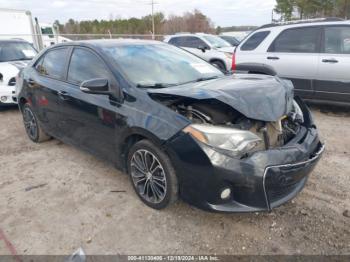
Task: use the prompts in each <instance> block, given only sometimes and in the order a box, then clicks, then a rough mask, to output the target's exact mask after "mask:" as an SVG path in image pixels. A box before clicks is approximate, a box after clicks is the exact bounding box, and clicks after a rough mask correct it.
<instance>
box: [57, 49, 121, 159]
mask: <svg viewBox="0 0 350 262" xmlns="http://www.w3.org/2000/svg"><path fill="white" fill-rule="evenodd" d="M94 78H106V79H108V80H109V81H110V82H111V83H113V79H114V78H113V77H112V75H111V73H110V72H109V69H108V68H107V67H106V65H105V64H104V62H103V61H102V59H101V58H99V57H98V55H97V54H95V53H94V52H93V51H92V50H90V49H88V48H81V47H78V48H74V49H73V53H72V56H71V60H70V64H69V68H68V74H67V83H66V84H65V85H64V87H63V88H62V90H60V92H61V96H59V105H60V108H61V115H62V121H61V122H60V128H61V129H62V130H63V133H64V140H65V141H66V142H68V143H71V144H75V145H78V146H79V147H81V148H83V149H85V150H87V151H89V152H91V153H93V154H95V155H98V156H101V157H103V158H105V159H108V160H111V161H113V160H115V159H116V158H115V155H114V154H115V152H116V150H115V142H116V139H115V138H116V137H115V136H116V128H115V125H116V120H117V118H116V107H117V106H119V105H118V104H117V103H116V101H114V100H113V99H112V98H110V97H109V96H108V95H94V94H87V93H84V92H82V91H81V90H80V89H79V85H80V84H81V83H82V82H83V81H85V80H90V79H94Z"/></svg>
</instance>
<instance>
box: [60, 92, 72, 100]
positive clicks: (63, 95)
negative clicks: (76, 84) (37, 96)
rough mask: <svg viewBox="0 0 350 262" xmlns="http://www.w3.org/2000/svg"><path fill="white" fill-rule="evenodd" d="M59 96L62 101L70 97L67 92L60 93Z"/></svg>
mask: <svg viewBox="0 0 350 262" xmlns="http://www.w3.org/2000/svg"><path fill="white" fill-rule="evenodd" d="M57 95H58V97H59V98H60V99H61V100H68V99H69V97H70V96H69V94H68V93H67V92H66V91H58V92H57Z"/></svg>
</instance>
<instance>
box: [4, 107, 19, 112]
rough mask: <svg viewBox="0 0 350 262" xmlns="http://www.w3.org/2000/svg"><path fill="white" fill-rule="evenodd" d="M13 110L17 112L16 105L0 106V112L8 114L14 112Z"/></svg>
mask: <svg viewBox="0 0 350 262" xmlns="http://www.w3.org/2000/svg"><path fill="white" fill-rule="evenodd" d="M15 110H18V106H17V105H11V106H0V112H8V111H15Z"/></svg>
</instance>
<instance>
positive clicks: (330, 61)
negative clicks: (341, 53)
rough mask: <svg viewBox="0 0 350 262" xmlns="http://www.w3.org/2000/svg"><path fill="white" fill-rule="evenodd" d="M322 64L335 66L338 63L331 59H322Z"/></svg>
mask: <svg viewBox="0 0 350 262" xmlns="http://www.w3.org/2000/svg"><path fill="white" fill-rule="evenodd" d="M322 62H323V63H330V64H336V63H338V60H336V59H334V58H331V59H323V60H322Z"/></svg>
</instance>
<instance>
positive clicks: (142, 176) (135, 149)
mask: <svg viewBox="0 0 350 262" xmlns="http://www.w3.org/2000/svg"><path fill="white" fill-rule="evenodd" d="M127 167H128V174H129V176H130V180H131V183H132V185H133V187H134V190H135V192H136V194H137V195H138V197H139V198H140V199H141V200H142V201H143V202H144V203H145V204H146V205H147V206H149V207H151V208H154V209H163V208H165V207H167V206H169V205H170V204H172V203H174V202H175V201H176V200H177V197H178V182H177V177H176V174H175V170H174V168H173V166H172V164H171V161H170V159H169V157H168V156H167V155H166V154H165V152H163V151H162V150H161V149H159V148H158V147H157V146H155V145H154V144H153V143H152V142H150V141H148V140H141V141H139V142H137V143H136V144H134V145H133V146H132V147H131V148H130V150H129V153H128V159H127Z"/></svg>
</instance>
